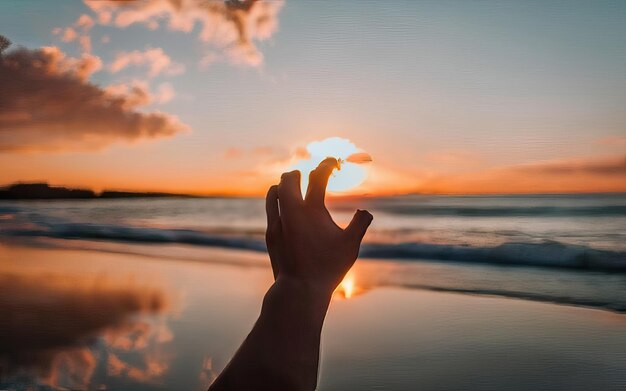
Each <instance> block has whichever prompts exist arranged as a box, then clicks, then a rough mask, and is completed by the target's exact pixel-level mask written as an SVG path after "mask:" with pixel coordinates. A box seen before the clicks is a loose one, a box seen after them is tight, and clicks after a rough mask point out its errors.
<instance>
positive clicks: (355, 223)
mask: <svg viewBox="0 0 626 391" xmlns="http://www.w3.org/2000/svg"><path fill="white" fill-rule="evenodd" d="M373 219H374V216H372V215H371V214H370V212H368V211H366V210H357V211H356V213H355V214H354V217H352V221H350V224H348V226H347V227H346V230H345V232H346V234H347V235H348V236H349V237H351V238H352V239H353V240H356V241H357V242H359V243H361V240H363V236H365V232H367V228H368V227H369V226H370V224H371V223H372V220H373Z"/></svg>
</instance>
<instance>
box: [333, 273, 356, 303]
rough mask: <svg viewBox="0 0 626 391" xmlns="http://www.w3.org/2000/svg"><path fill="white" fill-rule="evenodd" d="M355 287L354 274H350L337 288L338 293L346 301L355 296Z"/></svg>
mask: <svg viewBox="0 0 626 391" xmlns="http://www.w3.org/2000/svg"><path fill="white" fill-rule="evenodd" d="M354 285H355V281H354V275H353V274H352V273H348V274H346V276H345V277H344V278H343V281H341V283H340V284H339V286H338V287H337V292H340V293H341V294H342V295H343V297H344V298H345V299H349V298H351V297H352V295H353V294H354Z"/></svg>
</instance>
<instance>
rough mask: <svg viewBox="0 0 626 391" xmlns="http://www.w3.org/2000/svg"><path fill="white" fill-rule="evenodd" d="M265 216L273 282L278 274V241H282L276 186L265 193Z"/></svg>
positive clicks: (266, 239) (266, 240)
mask: <svg viewBox="0 0 626 391" xmlns="http://www.w3.org/2000/svg"><path fill="white" fill-rule="evenodd" d="M265 214H266V215H267V230H266V232H265V244H266V245H267V252H268V253H269V256H270V262H271V264H272V272H273V273H274V280H276V278H277V277H278V273H279V260H278V259H279V257H280V247H279V246H280V241H281V239H282V227H281V224H280V213H279V209H278V186H277V185H274V186H272V187H270V189H269V190H268V191H267V196H266V197H265Z"/></svg>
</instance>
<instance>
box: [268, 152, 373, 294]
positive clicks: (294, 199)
mask: <svg viewBox="0 0 626 391" xmlns="http://www.w3.org/2000/svg"><path fill="white" fill-rule="evenodd" d="M335 168H339V167H338V163H337V160H336V159H334V158H326V159H325V160H324V161H322V162H321V163H320V164H319V165H318V166H317V168H316V169H315V170H313V171H311V173H310V175H309V186H308V189H307V193H306V196H305V198H304V199H303V198H302V192H301V190H300V171H291V172H288V173H285V174H283V175H282V177H281V180H280V184H279V185H275V186H272V187H270V189H269V191H268V193H267V198H266V213H267V231H266V236H265V239H266V243H267V248H268V252H269V255H270V260H271V263H272V269H273V271H274V278H275V279H276V280H279V279H289V280H293V281H296V282H298V283H303V284H306V286H308V287H312V288H314V289H321V290H323V291H326V292H328V293H332V291H333V290H334V289H335V288H336V287H337V285H338V284H339V283H340V282H341V280H342V279H343V277H344V276H345V274H346V273H347V272H348V270H349V269H350V267H352V265H353V264H354V262H355V261H356V258H357V256H358V254H359V247H360V246H361V240H362V239H363V236H364V235H365V232H366V231H367V228H368V227H369V225H370V223H371V222H372V219H373V217H372V215H371V214H370V213H369V212H367V211H364V210H357V212H356V213H355V215H354V217H353V218H352V221H351V222H350V224H349V225H348V227H347V228H346V229H342V228H340V227H339V226H337V224H335V222H334V221H333V219H332V217H331V215H330V213H329V212H328V210H327V209H326V206H325V204H324V197H325V193H326V185H327V184H328V179H329V177H330V175H331V174H332V172H333V170H334V169H335Z"/></svg>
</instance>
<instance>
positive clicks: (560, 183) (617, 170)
mask: <svg viewBox="0 0 626 391" xmlns="http://www.w3.org/2000/svg"><path fill="white" fill-rule="evenodd" d="M415 191H419V192H425V193H465V194H467V193H470V194H474V193H546V192H547V193H553V192H564V193H565V192H589V191H594V192H616V191H617V192H623V191H626V155H618V156H603V157H592V158H569V159H558V160H549V161H541V162H533V163H527V164H518V165H512V166H506V167H497V168H492V169H488V170H482V171H474V172H465V173H463V174H449V175H434V176H431V177H430V178H426V179H425V180H423V181H422V182H421V183H420V184H419V185H418V186H416V188H415Z"/></svg>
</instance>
